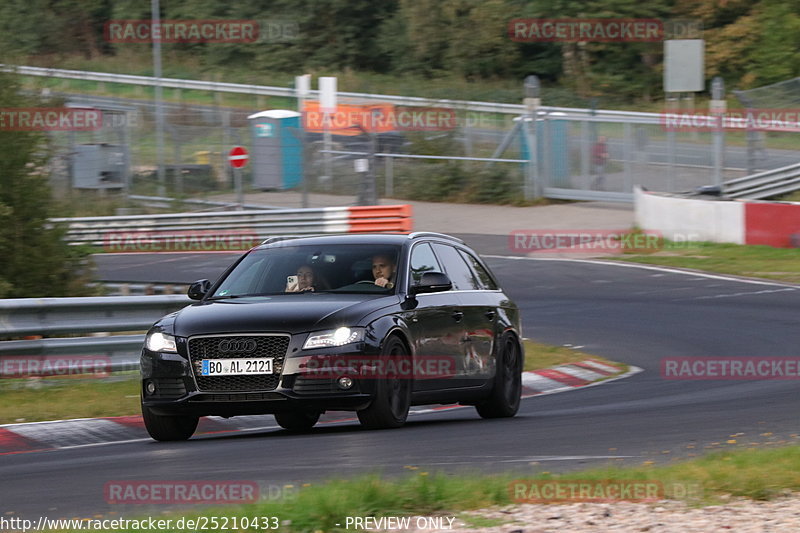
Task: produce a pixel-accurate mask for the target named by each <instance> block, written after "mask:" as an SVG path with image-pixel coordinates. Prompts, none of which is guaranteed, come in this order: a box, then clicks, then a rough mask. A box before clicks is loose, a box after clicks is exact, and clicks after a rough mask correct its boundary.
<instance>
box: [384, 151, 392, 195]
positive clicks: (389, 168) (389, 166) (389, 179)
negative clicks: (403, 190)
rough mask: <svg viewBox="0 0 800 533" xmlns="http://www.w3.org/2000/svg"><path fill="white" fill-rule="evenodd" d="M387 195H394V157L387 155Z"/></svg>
mask: <svg viewBox="0 0 800 533" xmlns="http://www.w3.org/2000/svg"><path fill="white" fill-rule="evenodd" d="M385 161H386V163H385V164H386V196H387V197H388V198H391V197H392V196H393V195H394V157H390V156H386V157H385Z"/></svg>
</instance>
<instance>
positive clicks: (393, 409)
mask: <svg viewBox="0 0 800 533" xmlns="http://www.w3.org/2000/svg"><path fill="white" fill-rule="evenodd" d="M381 355H382V359H384V358H386V359H385V361H386V364H384V365H383V369H382V371H381V372H380V374H381V375H379V376H378V377H376V378H375V397H374V398H373V400H372V403H371V404H370V406H369V407H367V408H366V409H362V410H361V411H358V420H359V422H361V425H362V426H364V427H365V428H367V429H391V428H399V427H401V426H402V425H403V424H405V423H406V418H408V409H409V408H410V406H411V383H412V381H411V376H410V375H403V374H402V373H401V372H397V369H398V368H410V365H407V364H405V363H401V361H406V362H410V359H411V356H410V354H409V353H408V350H407V349H406V346H405V344H403V341H401V340H400V339H399V338H397V337H394V336H393V337H389V339H387V341H386V343H385V345H384V347H383V351H382V352H381ZM389 363H393V364H389Z"/></svg>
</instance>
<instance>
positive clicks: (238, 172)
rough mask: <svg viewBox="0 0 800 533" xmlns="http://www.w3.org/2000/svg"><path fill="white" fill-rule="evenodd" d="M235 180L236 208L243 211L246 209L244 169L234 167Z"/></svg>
mask: <svg viewBox="0 0 800 533" xmlns="http://www.w3.org/2000/svg"><path fill="white" fill-rule="evenodd" d="M233 182H234V186H235V187H236V209H237V210H238V211H241V210H243V209H244V192H243V191H242V169H241V168H235V167H234V169H233Z"/></svg>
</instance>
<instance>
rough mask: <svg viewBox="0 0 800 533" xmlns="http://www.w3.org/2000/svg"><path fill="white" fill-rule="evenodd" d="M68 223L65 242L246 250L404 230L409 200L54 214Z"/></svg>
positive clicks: (139, 247)
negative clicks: (288, 239)
mask: <svg viewBox="0 0 800 533" xmlns="http://www.w3.org/2000/svg"><path fill="white" fill-rule="evenodd" d="M50 221H51V222H53V223H61V224H67V228H68V229H67V233H66V235H65V239H66V240H67V241H68V242H69V243H70V244H91V245H94V246H101V247H104V248H105V249H106V250H107V251H120V252H124V251H159V249H158V247H155V246H152V245H155V244H162V245H164V246H161V247H160V249H161V250H171V251H180V250H186V251H190V250H194V251H202V250H222V249H237V250H238V249H240V250H246V249H249V248H250V247H251V246H254V245H255V244H258V241H260V240H264V239H266V238H268V237H274V236H282V235H290V236H298V235H315V234H326V233H372V232H396V233H407V232H410V231H411V230H412V215H411V206H410V205H405V204H404V205H375V206H358V207H323V208H312V209H269V210H263V211H224V212H216V213H168V214H161V215H129V216H111V217H85V218H53V219H50Z"/></svg>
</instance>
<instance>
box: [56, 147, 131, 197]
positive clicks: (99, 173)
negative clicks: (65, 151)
mask: <svg viewBox="0 0 800 533" xmlns="http://www.w3.org/2000/svg"><path fill="white" fill-rule="evenodd" d="M127 151H128V148H127V147H126V146H121V145H116V144H107V143H100V144H78V145H75V146H73V147H72V152H71V153H70V158H69V162H70V176H71V179H72V187H73V188H75V189H121V188H123V187H124V186H125V176H127V174H128V161H129V160H130V159H129V158H128V153H127Z"/></svg>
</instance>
